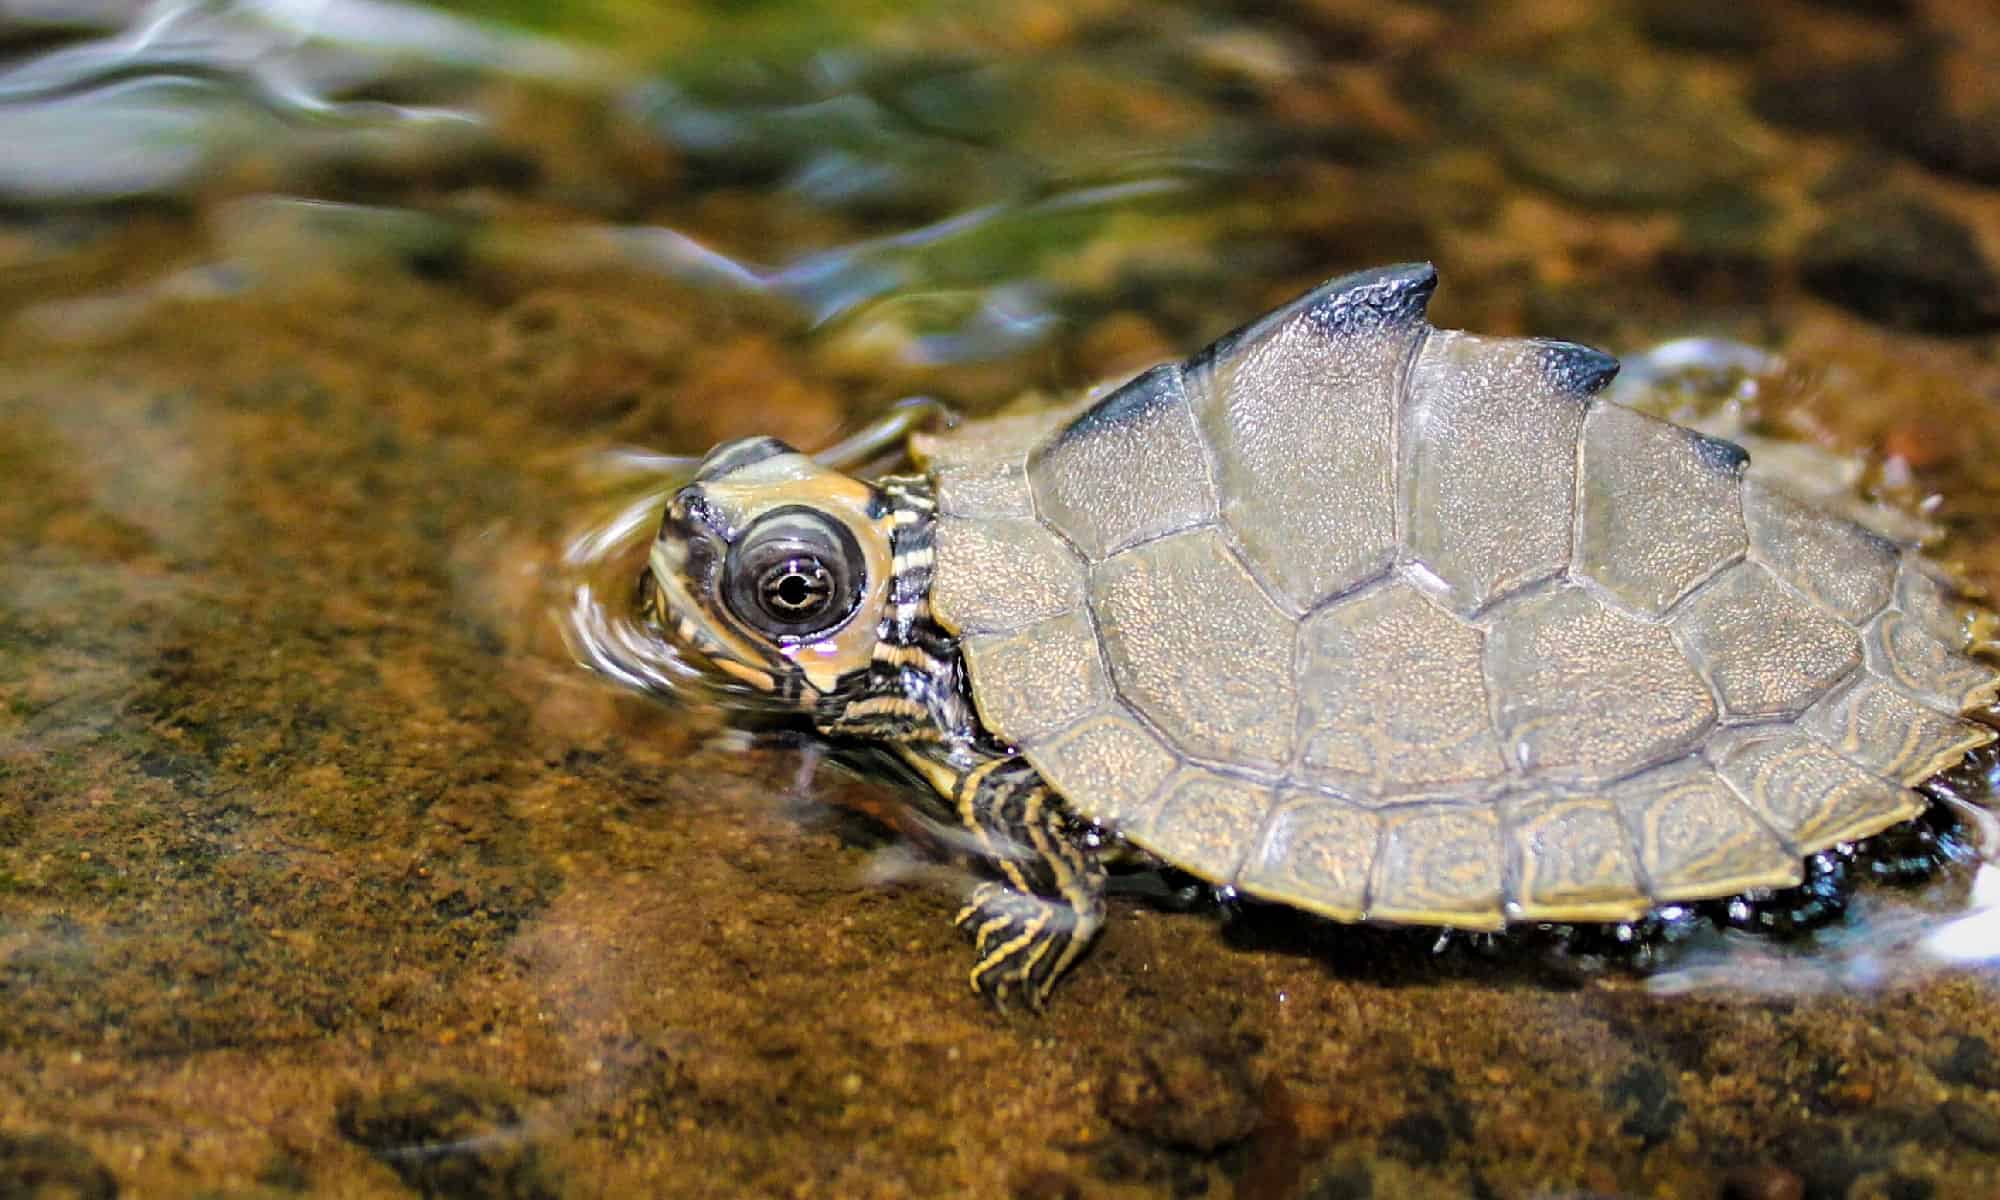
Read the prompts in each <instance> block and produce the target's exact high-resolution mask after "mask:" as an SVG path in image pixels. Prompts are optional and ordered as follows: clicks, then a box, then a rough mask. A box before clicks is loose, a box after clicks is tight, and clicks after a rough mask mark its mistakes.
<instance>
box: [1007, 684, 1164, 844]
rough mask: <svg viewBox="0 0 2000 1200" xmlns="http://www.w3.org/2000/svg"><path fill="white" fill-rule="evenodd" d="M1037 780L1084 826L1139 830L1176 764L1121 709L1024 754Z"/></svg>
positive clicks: (1154, 739) (1090, 720) (1030, 749)
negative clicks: (1061, 798)
mask: <svg viewBox="0 0 2000 1200" xmlns="http://www.w3.org/2000/svg"><path fill="white" fill-rule="evenodd" d="M1027 755H1028V761H1029V762H1030V763H1032V764H1033V765H1034V768H1035V769H1036V770H1037V771H1040V772H1041V773H1042V778H1044V779H1046V780H1048V781H1049V783H1050V784H1051V785H1052V786H1053V787H1054V788H1055V789H1056V790H1057V791H1058V792H1061V793H1062V794H1063V796H1064V797H1065V798H1067V799H1068V801H1069V804H1070V807H1071V808H1072V809H1074V810H1075V811H1076V812H1077V813H1078V815H1080V816H1082V817H1084V818H1085V819H1086V820H1091V821H1102V822H1104V823H1105V824H1107V825H1112V826H1124V825H1138V824H1143V823H1144V822H1145V820H1146V819H1147V818H1148V817H1150V816H1151V815H1152V813H1153V812H1154V810H1155V809H1157V808H1158V806H1159V791H1160V785H1161V784H1163V783H1165V782H1166V780H1167V776H1169V775H1171V774H1173V773H1174V768H1176V767H1177V766H1179V765H1180V759H1179V758H1177V757H1176V756H1175V755H1174V753H1173V751H1171V750H1169V749H1167V748H1166V747H1165V746H1163V745H1161V744H1160V741H1159V739H1158V738H1155V737H1154V736H1153V735H1152V734H1151V733H1149V732H1147V731H1146V729H1145V727H1144V726H1142V725H1140V724H1139V722H1137V721H1135V720H1133V719H1132V717H1131V716H1129V715H1128V714H1126V713H1125V712H1124V711H1123V710H1122V709H1115V708H1114V709H1113V710H1112V711H1110V712H1106V713H1103V714H1100V715H1098V716H1094V717H1091V718H1088V719H1087V720H1084V721H1080V722H1078V723H1077V724H1076V725H1074V726H1072V727H1071V728H1070V729H1069V730H1068V731H1066V732H1064V733H1062V734H1059V735H1057V736H1056V737H1054V738H1051V739H1050V740H1049V741H1047V742H1045V743H1043V744H1041V745H1039V746H1030V747H1029V748H1028V750H1027Z"/></svg>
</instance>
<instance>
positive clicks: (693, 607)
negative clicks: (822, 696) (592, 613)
mask: <svg viewBox="0 0 2000 1200" xmlns="http://www.w3.org/2000/svg"><path fill="white" fill-rule="evenodd" d="M686 499H687V498H686V494H685V493H683V494H682V495H679V496H676V497H674V500H673V503H671V504H670V505H668V507H667V513H666V517H665V519H663V520H662V521H661V522H660V533H659V536H658V537H656V538H655V539H654V540H653V548H652V550H651V552H650V553H649V554H648V555H647V565H646V573H645V576H644V578H643V580H642V581H641V596H640V603H641V606H642V607H643V608H644V610H645V615H646V616H647V617H648V618H650V619H651V620H652V621H653V622H654V623H656V624H657V625H659V626H660V628H661V629H663V630H664V631H666V632H667V633H669V634H670V635H671V636H672V637H673V638H674V640H675V641H676V642H678V643H679V644H680V645H681V646H682V647H683V648H684V649H686V650H687V651H689V652H690V653H691V654H692V655H693V656H694V657H695V659H696V660H697V661H698V662H699V663H700V664H701V665H702V666H704V667H707V668H709V669H710V670H711V671H712V672H713V673H715V674H718V675H722V676H726V677H727V678H728V679H730V680H732V681H734V682H735V683H738V684H741V685H744V686H746V687H748V688H750V689H751V690H752V693H753V694H754V695H755V696H757V697H759V698H768V699H769V700H772V701H781V700H782V699H784V697H785V695H786V693H787V692H788V691H793V690H794V689H790V688H787V687H785V686H784V682H785V681H784V679H783V677H781V676H780V675H779V673H778V671H777V670H774V669H773V666H772V664H770V663H769V662H767V661H764V660H763V659H762V657H761V656H759V655H758V654H756V652H755V650H754V648H752V647H751V646H749V645H746V644H744V641H743V639H742V638H741V637H739V636H738V635H737V634H736V633H735V631H734V630H732V629H731V628H730V626H729V624H728V622H727V619H726V618H724V617H723V616H722V615H721V614H720V612H719V611H718V609H719V605H718V603H717V601H716V596H717V592H716V576H717V574H718V572H719V571H720V569H721V564H722V561H723V558H724V556H725V555H726V554H727V553H728V544H727V542H726V541H725V540H724V538H723V537H722V535H721V534H720V533H719V532H717V531H716V530H713V529H711V528H709V527H708V525H707V523H706V521H704V520H703V519H702V512H703V509H702V508H701V507H700V506H699V505H698V504H696V505H690V504H688V503H687V502H686ZM798 690H803V689H798ZM793 698H794V699H799V697H797V696H794V697H793Z"/></svg>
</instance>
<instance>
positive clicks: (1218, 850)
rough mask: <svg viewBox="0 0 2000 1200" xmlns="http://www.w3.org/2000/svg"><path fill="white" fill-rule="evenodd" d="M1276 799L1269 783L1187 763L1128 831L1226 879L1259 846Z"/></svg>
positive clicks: (1200, 871)
mask: <svg viewBox="0 0 2000 1200" xmlns="http://www.w3.org/2000/svg"><path fill="white" fill-rule="evenodd" d="M1273 799H1274V798H1273V793H1272V789H1271V786H1270V785H1269V784H1262V783H1253V782H1251V781H1250V780H1247V779H1239V778H1237V777H1235V776H1233V775H1224V774H1221V773H1220V772H1217V771H1211V770H1208V769H1206V768H1204V767H1183V768H1181V771H1180V773H1179V774H1178V775H1175V776H1174V777H1173V778H1172V779H1171V780H1169V781H1168V782H1167V786H1166V792H1165V794H1164V795H1163V797H1162V799H1161V801H1160V806H1159V808H1158V810H1157V811H1155V812H1154V813H1153V815H1152V818H1151V819H1150V820H1149V821H1147V822H1146V823H1145V824H1144V825H1143V826H1141V827H1139V828H1135V829H1128V830H1127V833H1128V835H1129V836H1130V837H1131V838H1132V840H1133V841H1135V842H1137V843H1138V844H1139V845H1140V846H1142V847H1144V848H1145V849H1147V850H1150V851H1152V852H1153V853H1154V854H1157V855H1159V856H1160V857H1161V858H1163V859H1165V860H1167V861H1168V862H1170V863H1173V864H1174V865H1175V866H1177V867H1180V868H1181V869H1182V870H1185V871H1188V872H1191V873H1193V874H1195V875H1199V876H1201V877H1202V878H1203V879H1206V880H1209V881H1210V882H1212V883H1226V882H1228V881H1229V880H1231V879H1233V878H1235V877H1236V873H1237V870H1238V869H1239V868H1240V867H1241V866H1242V864H1243V861H1244V860H1245V859H1246V858H1248V857H1249V854H1250V851H1251V849H1252V848H1253V847H1255V845H1256V843H1257V834H1258V832H1259V831H1260V830H1262V829H1263V827H1264V819H1265V817H1266V816H1267V815H1268V814H1269V813H1270V811H1271V806H1272V804H1273Z"/></svg>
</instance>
